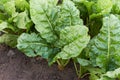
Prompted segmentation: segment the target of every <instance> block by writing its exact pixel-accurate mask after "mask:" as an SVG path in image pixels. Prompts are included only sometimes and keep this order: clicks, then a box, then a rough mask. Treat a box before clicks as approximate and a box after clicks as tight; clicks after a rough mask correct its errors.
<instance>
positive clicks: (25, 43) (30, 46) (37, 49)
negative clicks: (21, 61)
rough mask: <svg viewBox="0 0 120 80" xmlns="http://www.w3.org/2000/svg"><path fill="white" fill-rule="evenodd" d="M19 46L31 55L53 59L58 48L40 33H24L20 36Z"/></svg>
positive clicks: (26, 53)
mask: <svg viewBox="0 0 120 80" xmlns="http://www.w3.org/2000/svg"><path fill="white" fill-rule="evenodd" d="M17 48H18V49H19V50H21V51H22V52H24V53H25V55H27V56H29V57H35V56H42V57H43V58H46V59H49V58H50V59H52V56H53V55H55V54H56V51H57V49H56V48H52V47H51V46H50V45H48V44H47V43H46V42H45V40H44V39H42V38H41V37H40V36H39V35H38V34H35V33H31V34H27V33H23V34H22V35H21V36H20V37H19V38H18V44H17Z"/></svg>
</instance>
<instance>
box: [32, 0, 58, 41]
mask: <svg viewBox="0 0 120 80" xmlns="http://www.w3.org/2000/svg"><path fill="white" fill-rule="evenodd" d="M57 1H58V0H31V1H30V12H31V18H32V21H33V22H34V23H35V28H36V29H37V31H39V32H40V33H41V36H42V37H43V38H45V39H46V40H47V42H54V41H56V39H57V36H56V34H55V31H54V28H55V24H54V22H55V20H54V18H55V17H56V14H57V11H58V10H57V8H56V4H57Z"/></svg>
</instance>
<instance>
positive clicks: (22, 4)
mask: <svg viewBox="0 0 120 80" xmlns="http://www.w3.org/2000/svg"><path fill="white" fill-rule="evenodd" d="M15 6H16V8H17V9H19V10H21V11H24V10H25V9H29V4H28V2H27V1H26V0H15Z"/></svg>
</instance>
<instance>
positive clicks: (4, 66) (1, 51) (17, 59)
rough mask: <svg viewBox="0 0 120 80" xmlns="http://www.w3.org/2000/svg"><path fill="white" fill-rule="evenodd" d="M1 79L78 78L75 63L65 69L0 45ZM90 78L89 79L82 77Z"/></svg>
mask: <svg viewBox="0 0 120 80" xmlns="http://www.w3.org/2000/svg"><path fill="white" fill-rule="evenodd" d="M0 80H78V78H77V76H76V73H75V69H74V67H73V64H69V65H68V66H67V67H66V68H65V69H64V70H63V71H60V70H58V68H57V65H56V64H54V65H52V66H51V67H49V66H48V64H47V61H45V60H43V59H39V60H36V59H34V58H28V57H26V56H25V55H24V54H23V53H21V52H19V51H18V50H16V49H12V48H10V47H7V46H5V45H0ZM80 80H88V79H80Z"/></svg>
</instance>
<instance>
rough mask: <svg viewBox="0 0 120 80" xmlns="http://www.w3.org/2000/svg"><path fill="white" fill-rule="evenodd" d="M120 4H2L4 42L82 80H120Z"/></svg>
mask: <svg viewBox="0 0 120 80" xmlns="http://www.w3.org/2000/svg"><path fill="white" fill-rule="evenodd" d="M119 3H120V0H104V1H103V0H59V1H58V0H0V31H1V33H3V34H1V36H0V43H5V44H7V45H9V46H11V47H13V48H15V47H17V48H18V49H19V50H20V51H22V52H23V53H24V54H25V55H26V56H28V57H37V56H40V57H42V58H44V59H46V60H47V61H48V65H52V64H54V63H58V66H59V67H60V68H64V67H65V66H66V65H67V64H68V63H69V62H70V61H72V62H73V63H74V67H75V70H76V73H77V75H78V77H79V78H83V77H84V76H86V75H89V79H90V80H116V79H120V53H119V52H120V5H119Z"/></svg>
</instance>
